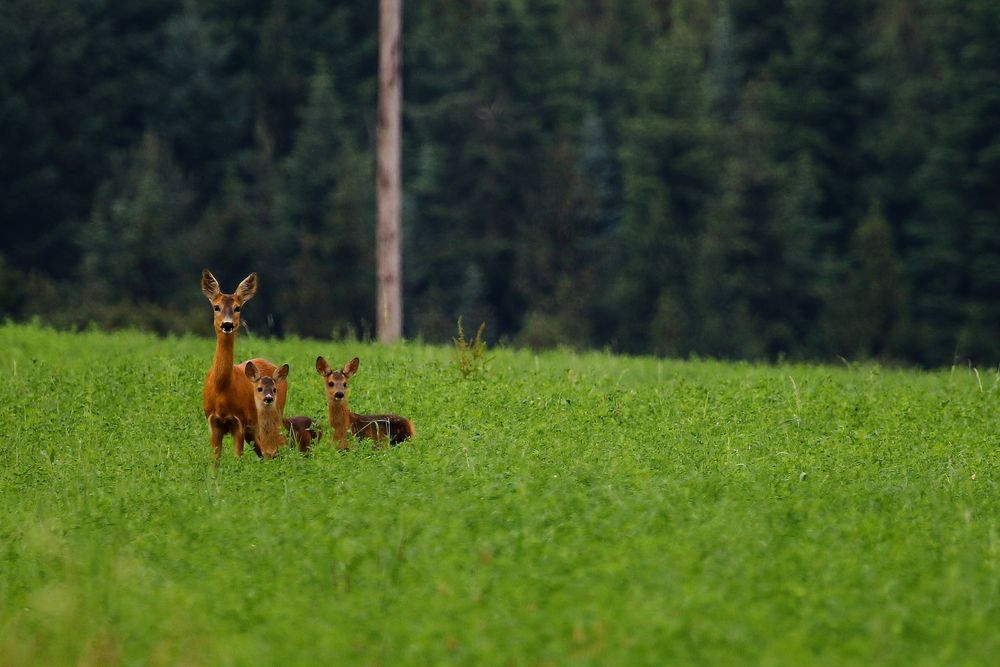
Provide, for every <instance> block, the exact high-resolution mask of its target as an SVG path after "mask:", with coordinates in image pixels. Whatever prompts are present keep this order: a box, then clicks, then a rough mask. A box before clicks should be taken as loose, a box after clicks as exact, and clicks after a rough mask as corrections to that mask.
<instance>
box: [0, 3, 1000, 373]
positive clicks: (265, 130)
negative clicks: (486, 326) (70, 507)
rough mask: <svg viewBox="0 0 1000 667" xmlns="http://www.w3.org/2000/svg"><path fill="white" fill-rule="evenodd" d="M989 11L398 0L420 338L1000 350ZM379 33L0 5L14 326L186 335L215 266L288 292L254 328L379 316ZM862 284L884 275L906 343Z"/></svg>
mask: <svg viewBox="0 0 1000 667" xmlns="http://www.w3.org/2000/svg"><path fill="white" fill-rule="evenodd" d="M997 7H998V5H997V3H995V2H992V1H991V0H974V1H971V2H965V3H959V2H956V1H955V0H946V1H944V2H926V1H923V0H906V1H897V0H877V1H876V2H862V1H860V0H839V1H835V0H795V1H790V2H785V1H784V0H752V1H751V0H728V1H727V2H709V3H706V2H698V1H695V0H674V1H671V2H663V1H662V0H602V1H601V2H590V3H579V2H567V1H566V0H517V1H513V0H481V1H479V2H475V3H462V2H457V3H447V2H426V3H416V4H413V5H411V6H408V7H407V10H406V25H405V36H404V40H403V53H402V56H403V61H404V78H405V86H404V88H405V97H404V125H403V127H404V147H405V148H404V152H403V155H404V165H403V170H404V173H403V183H404V197H403V216H404V220H403V239H402V240H403V255H404V262H403V266H404V270H403V280H404V284H403V288H404V309H405V310H404V320H405V330H406V332H407V335H409V336H411V337H420V338H422V339H424V340H430V341H438V342H442V343H446V342H447V341H449V340H450V339H451V337H452V335H453V328H454V322H455V320H456V318H457V317H458V316H459V315H464V316H465V317H466V318H467V319H469V318H472V319H474V320H475V321H489V322H491V326H492V327H493V328H492V330H493V331H494V332H495V333H496V335H497V336H498V338H499V339H501V340H508V341H511V342H513V343H515V344H521V345H526V346H531V347H535V348H541V347H559V346H571V347H575V348H584V347H609V348H611V349H617V350H625V351H630V352H641V353H654V354H660V355H671V356H687V355H691V354H698V355H712V356H727V357H739V358H757V359H770V358H777V357H778V356H782V355H788V356H790V358H813V359H817V358H818V359H822V360H829V359H831V358H833V357H834V355H837V354H842V355H847V356H851V357H852V358H854V356H855V355H858V356H877V357H879V358H881V359H884V360H891V361H893V362H898V361H906V362H916V363H919V364H923V365H926V366H940V365H949V364H951V363H952V361H953V360H955V359H971V360H974V361H975V362H977V363H983V364H988V363H996V362H997V361H1000V342H998V341H1000V339H998V338H997V336H996V335H994V334H995V332H996V331H997V329H998V327H1000V270H998V268H997V267H1000V232H998V230H1000V224H997V215H998V214H997V207H996V192H995V190H996V187H995V183H997V182H998V170H1000V158H998V156H1000V148H998V147H1000V135H998V132H997V123H996V122H995V119H996V118H997V116H998V114H1000V92H998V91H1000V81H998V75H997V72H998V71H1000V65H998V60H997V59H998V56H997V53H998V51H997V49H996V48H994V45H995V44H996V43H997V42H998V39H1000V11H998V9H997ZM377 22H378V14H377V12H376V11H373V8H372V4H371V3H370V2H368V1H363V0H345V1H343V2H337V3H325V2H320V1H319V0H297V1H296V2H277V3H254V2H248V1H247V0H225V1H224V2H223V1H221V0H205V1H203V2H198V3H192V2H180V1H179V0H136V1H135V2H130V3H118V4H116V3H111V4H110V5H108V4H107V3H92V2H83V1H82V0H30V1H29V0H9V1H8V2H5V3H3V5H2V6H0V118H2V120H3V122H2V126H3V128H4V130H3V132H0V153H2V154H3V155H4V158H5V159H4V160H3V161H2V162H0V226H2V227H3V228H4V229H5V230H7V231H6V236H5V244H4V247H3V251H2V253H3V261H4V264H3V270H2V273H3V275H2V276H0V282H6V284H7V285H13V287H4V288H3V289H4V293H3V294H2V295H0V302H2V303H0V305H2V307H3V308H4V314H5V315H7V316H10V317H13V318H15V319H21V320H27V319H30V318H32V317H33V316H36V315H38V316H41V317H42V318H43V319H44V320H45V321H47V322H50V323H53V324H57V325H59V326H79V325H86V324H89V323H94V324H96V325H98V326H102V327H109V328H111V327H117V326H122V325H127V326H141V327H145V328H147V329H150V330H155V331H158V332H176V331H185V330H191V329H192V328H198V325H196V324H195V322H196V320H195V319H194V318H193V317H192V316H191V314H192V313H193V312H194V311H195V309H196V302H197V301H198V295H197V292H196V291H193V290H190V291H185V290H180V289H177V286H178V285H185V284H192V282H193V281H194V280H196V277H197V275H198V272H199V271H200V270H201V268H203V267H205V266H210V267H212V268H213V269H214V270H215V271H216V272H217V274H218V275H220V276H221V277H224V279H225V280H226V281H227V282H228V281H230V280H238V279H239V278H241V277H242V276H244V275H246V274H247V273H248V272H249V271H252V270H257V271H259V272H260V273H261V275H262V277H263V280H264V281H265V282H266V284H270V285H272V287H273V289H270V290H264V291H262V293H261V296H259V297H258V301H257V302H256V309H257V311H258V312H259V314H260V315H261V317H260V319H259V323H257V330H258V331H261V332H262V333H267V334H269V335H276V336H280V335H284V334H289V335H304V336H317V337H327V336H330V335H331V334H334V335H336V336H338V337H340V336H351V335H356V334H357V333H358V332H364V331H366V330H367V329H368V328H369V323H370V322H371V321H372V320H373V319H374V317H373V315H374V314H373V310H374V300H375V299H374V295H375V288H374V283H375V275H374V274H375V271H374V252H373V245H374V236H375V235H374V224H373V223H374V220H375V196H374V144H375V128H376V126H377V122H376V121H377V119H376V118H375V115H376V88H377V81H376V71H377V66H376V63H377V48H376V47H377ZM154 145H155V146H154ZM151 146H154V147H155V149H153V148H151ZM871 202H879V206H880V214H879V215H880V216H881V217H882V218H883V219H884V223H885V224H884V225H883V226H882V229H881V230H880V231H879V235H875V236H870V235H868V232H870V231H872V230H873V229H874V228H873V227H871V225H870V221H869V215H870V210H869V208H870V205H871ZM879 238H882V239H891V245H892V252H891V253H890V252H888V251H887V250H886V249H887V248H888V246H886V245H885V244H882V243H881V241H879V240H878V239H879ZM880 244H881V245H882V246H883V251H876V249H875V246H876V245H880ZM866 262H867V264H866ZM882 262H888V264H885V265H883V264H881V263H882ZM861 275H880V276H889V277H890V278H891V280H892V284H891V286H889V287H887V288H886V291H887V292H891V293H892V294H891V295H889V294H886V295H883V296H884V297H885V298H887V299H889V300H890V301H891V302H892V305H891V310H892V311H893V314H892V315H891V317H892V318H893V322H894V323H893V324H892V328H893V330H892V332H891V333H887V334H886V335H885V336H879V335H876V334H874V333H873V331H874V330H876V329H878V328H879V326H878V325H877V324H875V321H874V320H875V319H878V318H875V317H874V316H873V315H872V312H873V311H872V308H873V306H872V304H873V303H874V302H875V301H878V300H879V299H882V297H879V296H877V295H874V294H872V293H871V290H868V291H867V292H866V291H865V290H866V289H867V288H863V287H861V286H859V285H858V280H859V279H860V278H859V276H861ZM225 276H228V278H225ZM890 297H891V298H890ZM859 299H860V301H859ZM866 300H867V301H866ZM883 300H884V299H883ZM67 302H74V303H77V304H80V307H78V308H73V309H67V308H66V303H67ZM862 302H865V303H864V304H862ZM317 304H329V307H317ZM351 332H354V333H353V334H352V333H351ZM362 335H363V333H362Z"/></svg>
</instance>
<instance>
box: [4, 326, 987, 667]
mask: <svg viewBox="0 0 1000 667" xmlns="http://www.w3.org/2000/svg"><path fill="white" fill-rule="evenodd" d="M237 348H238V349H237V352H238V354H239V355H240V356H264V357H267V358H270V359H272V360H280V361H283V362H288V363H290V364H291V368H292V372H291V376H290V391H289V399H288V400H289V404H288V407H289V410H290V411H291V412H293V413H295V414H311V415H313V416H316V417H319V416H321V415H323V412H324V403H323V400H324V399H323V388H322V385H321V383H320V381H319V379H318V378H317V377H316V376H315V372H313V371H312V361H313V360H314V359H315V356H316V354H318V353H323V354H324V355H325V356H327V357H328V358H345V359H346V358H349V357H350V356H352V355H354V354H357V355H359V356H360V357H361V358H362V371H361V372H360V373H359V374H358V375H357V376H356V377H355V378H354V379H353V380H352V407H355V409H357V410H359V411H364V412H381V411H393V412H398V413H401V414H405V415H407V416H408V417H410V418H412V419H413V421H414V422H415V424H416V428H417V436H416V438H415V439H414V440H413V441H411V442H409V443H406V444H404V445H402V446H399V447H396V448H392V449H384V450H373V449H369V448H367V447H356V448H354V449H352V450H350V451H349V452H346V453H338V452H336V451H333V449H332V447H331V446H330V445H329V443H328V442H327V443H324V445H323V446H320V447H319V448H318V449H317V450H316V452H315V453H314V454H313V455H312V456H310V457H308V458H306V457H302V456H300V455H298V454H297V453H291V452H287V451H285V452H283V453H282V454H281V455H280V456H279V457H278V458H277V459H276V460H274V461H260V460H258V459H256V458H255V457H254V456H253V455H252V454H248V455H247V456H245V457H244V458H243V459H241V460H237V459H235V458H234V456H233V455H232V453H231V450H228V449H227V450H225V451H224V455H223V458H222V462H221V465H220V467H219V469H218V471H217V472H213V471H212V467H211V464H210V447H209V444H208V433H207V429H206V427H205V423H204V419H203V417H202V415H201V383H202V380H203V377H204V373H205V370H206V368H207V365H208V363H209V360H210V357H211V353H212V341H211V340H210V339H207V338H194V337H178V338H173V339H169V340H164V339H156V338H153V337H150V336H147V335H141V334H136V333H130V332H120V333H116V334H114V335H107V334H101V333H96V332H87V333H82V334H77V335H68V334H60V333H55V332H53V331H51V330H48V329H43V328H39V327H36V326H12V325H5V326H2V327H0V367H2V368H3V369H4V377H5V382H4V383H3V384H2V385H0V401H2V403H3V405H4V406H5V409H4V410H3V411H2V412H0V424H2V432H3V433H4V444H3V456H4V459H5V463H4V465H3V466H2V467H0V500H2V502H3V505H4V508H5V511H4V512H3V514H2V516H0V566H2V567H0V651H2V655H3V656H4V662H5V664H10V665H30V664H92V663H100V664H103V665H117V664H150V663H169V664H177V663H184V664H193V665H201V664H204V665H212V664H261V663H266V664H320V663H321V664H347V663H352V664H369V663H386V664H389V663H391V664H395V665H426V664H485V665H493V664H496V665H506V664H525V663H553V664H641V665H646V664H648V665H663V664H752V665H757V664H762V663H767V664H774V665H802V664H873V663H878V664H880V665H907V666H909V665H940V664H954V663H969V664H986V663H989V662H990V661H991V660H992V659H993V656H995V655H996V654H997V651H998V650H1000V640H998V639H997V637H996V633H995V632H994V629H995V628H996V627H997V624H998V622H1000V610H998V607H997V605H996V604H995V600H996V599H997V597H998V595H1000V581H998V579H997V577H996V568H997V565H998V563H997V544H996V539H995V537H994V536H995V535H996V534H998V532H1000V525H998V521H1000V520H998V517H1000V493H998V488H997V487H998V479H1000V477H998V475H1000V459H998V455H997V452H998V451H1000V450H998V447H997V444H998V443H997V439H996V435H995V434H996V433H998V432H1000V423H998V415H997V411H996V401H997V398H998V393H1000V377H998V376H997V373H996V372H995V371H994V370H981V371H980V372H979V373H978V375H977V374H973V373H971V372H968V371H966V370H963V369H962V368H956V369H954V370H953V371H951V372H948V371H942V372H935V373H919V372H900V371H890V370H886V369H884V368H881V367H879V366H873V365H857V364H855V365H851V366H850V367H848V368H844V367H840V368H831V367H816V366H807V365H790V364H782V365H778V366H759V365H751V364H747V363H739V364H725V363H718V362H711V361H692V362H673V361H659V360H655V359H650V358H627V357H616V356H611V355H607V354H584V355H578V354H571V353H568V352H565V351H560V352H548V353H543V354H537V355H536V354H531V353H527V352H517V351H510V350H497V351H494V352H493V362H492V365H491V373H490V374H489V375H488V376H484V377H482V378H481V381H479V382H472V383H468V382H461V381H460V380H458V379H457V377H456V375H455V372H454V369H453V367H452V365H451V363H450V354H451V351H450V350H449V349H448V348H446V347H424V346H418V345H414V344H407V345H404V346H396V347H391V348H386V347H381V346H377V345H359V344H351V345H349V346H347V345H344V344H339V343H331V342H329V341H313V340H284V341H273V340H271V341H269V340H261V339H248V338H241V339H240V340H239V341H238V343H237ZM227 447H228V445H227ZM970 638H974V640H973V639H970Z"/></svg>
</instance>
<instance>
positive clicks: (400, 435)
mask: <svg viewBox="0 0 1000 667" xmlns="http://www.w3.org/2000/svg"><path fill="white" fill-rule="evenodd" d="M359 363H360V362H359V360H358V358H357V357H354V358H353V359H351V360H350V361H348V362H347V363H346V364H344V367H343V368H341V369H340V370H334V369H332V368H330V364H328V363H327V361H326V359H324V358H323V357H316V372H317V373H319V374H320V375H321V376H322V377H323V381H324V383H325V384H326V412H327V416H328V417H329V418H330V429H331V433H330V437H331V438H332V439H333V444H334V445H336V447H337V449H347V448H348V447H350V441H349V440H348V438H347V436H348V434H350V435H352V436H355V437H358V438H370V439H371V440H374V441H375V442H383V441H385V440H388V441H389V443H390V444H393V445H398V444H399V443H401V442H403V441H404V440H406V439H407V438H412V437H413V422H411V421H410V420H409V419H407V418H406V417H400V416H399V415H359V414H355V413H353V412H351V411H350V410H349V409H348V408H347V393H348V391H347V380H348V378H350V377H351V376H352V375H354V374H355V373H357V372H358V364H359Z"/></svg>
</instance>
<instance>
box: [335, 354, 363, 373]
mask: <svg viewBox="0 0 1000 667" xmlns="http://www.w3.org/2000/svg"><path fill="white" fill-rule="evenodd" d="M359 363H361V362H360V361H359V360H358V358H357V357H354V358H353V359H351V360H350V361H348V362H347V363H346V364H344V368H343V369H342V370H341V371H340V372H341V373H343V374H344V377H351V376H352V375H354V374H355V373H357V372H358V364H359Z"/></svg>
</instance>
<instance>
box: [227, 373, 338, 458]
mask: <svg viewBox="0 0 1000 667" xmlns="http://www.w3.org/2000/svg"><path fill="white" fill-rule="evenodd" d="M243 370H244V372H245V373H246V376H247V378H249V380H250V382H251V383H252V384H253V388H254V402H255V404H256V405H257V428H256V429H255V432H254V439H255V441H256V445H257V446H258V447H259V448H260V454H261V456H263V457H265V458H269V459H273V458H274V456H275V454H277V452H278V448H279V447H281V446H283V445H285V444H286V443H287V442H288V440H287V438H285V436H283V435H281V433H279V432H278V426H279V424H280V425H281V426H284V427H285V428H286V429H287V430H288V434H289V435H290V436H291V437H292V441H293V442H294V443H295V444H296V445H297V446H298V449H299V451H300V452H303V453H305V452H308V451H309V450H310V449H311V448H312V441H313V440H316V439H318V438H319V432H318V431H317V430H316V420H315V419H313V418H312V417H306V416H305V415H297V416H295V417H288V418H286V417H285V416H284V415H283V414H281V413H280V412H279V410H278V406H277V405H276V401H275V399H276V397H277V388H278V383H280V382H281V381H282V380H285V379H286V378H287V377H288V364H283V365H282V366H281V367H280V368H278V370H276V371H275V372H274V374H273V375H271V376H267V375H261V374H260V371H259V370H258V369H257V367H256V366H255V365H254V363H253V362H252V361H248V362H247V363H246V366H245V367H244V368H243Z"/></svg>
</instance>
